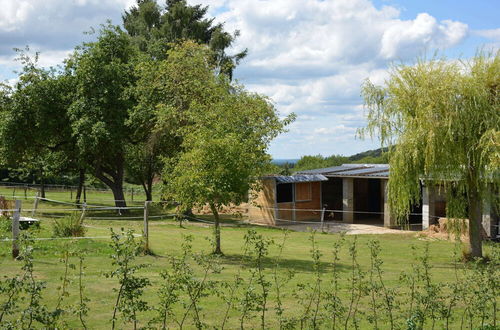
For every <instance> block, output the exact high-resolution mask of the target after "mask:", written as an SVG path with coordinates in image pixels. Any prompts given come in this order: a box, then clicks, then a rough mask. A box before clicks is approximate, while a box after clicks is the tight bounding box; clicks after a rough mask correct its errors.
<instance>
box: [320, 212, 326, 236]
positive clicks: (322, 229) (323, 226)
mask: <svg viewBox="0 0 500 330" xmlns="http://www.w3.org/2000/svg"><path fill="white" fill-rule="evenodd" d="M325 209H326V208H325V207H324V206H323V209H322V210H321V232H322V233H324V232H325Z"/></svg>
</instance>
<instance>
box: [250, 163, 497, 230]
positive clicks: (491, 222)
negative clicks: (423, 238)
mask: <svg viewBox="0 0 500 330" xmlns="http://www.w3.org/2000/svg"><path fill="white" fill-rule="evenodd" d="M389 173H390V169H389V165H388V164H343V165H340V166H334V167H329V168H321V169H314V170H307V171H301V172H299V173H297V174H296V175H292V176H279V175H277V176H267V177H264V178H262V184H263V189H262V190H261V191H260V192H259V193H258V194H257V196H256V197H255V198H254V199H253V204H254V206H257V207H251V208H250V211H249V218H250V221H252V222H256V223H263V224H268V225H276V224H279V223H280V222H290V221H298V222H300V221H320V220H321V218H322V217H323V219H324V220H325V221H342V222H345V223H362V224H373V225H380V226H384V227H389V228H397V227H398V225H397V223H396V219H395V217H394V216H393V215H392V214H391V211H390V208H389V203H388V196H387V183H388V181H389ZM483 209H484V211H483V226H484V227H485V231H486V233H487V234H488V235H489V236H490V237H496V236H497V235H498V211H496V210H492V208H491V207H489V206H488V205H485V207H484V208H483ZM440 217H446V196H445V195H444V194H443V193H442V192H440V191H439V189H436V188H433V187H427V186H425V185H424V184H422V198H421V200H420V203H418V204H417V205H413V206H412V209H411V212H410V215H409V218H408V223H409V225H410V228H411V229H414V230H420V229H426V228H428V227H429V225H431V224H435V223H437V220H438V219H439V218H440Z"/></svg>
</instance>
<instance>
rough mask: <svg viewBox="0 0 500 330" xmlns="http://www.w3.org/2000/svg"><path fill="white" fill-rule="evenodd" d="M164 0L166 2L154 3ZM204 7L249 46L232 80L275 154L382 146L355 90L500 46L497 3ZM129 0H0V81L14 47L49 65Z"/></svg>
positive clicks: (244, 2) (275, 1) (304, 1)
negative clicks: (270, 123) (405, 68)
mask: <svg viewBox="0 0 500 330" xmlns="http://www.w3.org/2000/svg"><path fill="white" fill-rule="evenodd" d="M160 1H161V2H162V1H163V0H160ZM188 2H189V3H190V4H198V3H201V4H203V5H208V6H209V14H210V15H211V16H213V17H215V20H216V21H217V22H222V23H224V25H225V28H226V30H227V31H236V30H238V31H240V36H239V38H238V39H237V41H236V43H235V45H234V48H233V49H232V50H230V51H233V52H237V51H240V50H242V49H245V48H247V49H248V54H249V55H248V56H247V57H246V58H245V59H244V60H243V61H242V62H241V64H240V65H239V66H238V68H237V69H236V71H235V78H236V79H237V80H238V81H239V82H240V83H242V84H244V85H245V86H246V88H247V89H248V90H250V91H253V92H258V93H261V94H264V95H267V96H268V97H269V98H270V99H271V100H272V102H273V103H274V105H275V107H276V109H277V110H278V111H279V112H280V114H281V115H282V116H286V115H288V114H290V113H292V112H293V113H295V114H296V116H297V119H296V121H295V122H294V123H293V124H291V125H290V126H289V128H288V132H287V133H284V134H282V135H280V136H279V137H278V138H277V139H276V140H275V141H274V142H273V143H272V145H271V146H270V150H269V152H270V153H271V155H272V156H273V157H274V158H276V159H280V158H287V159H290V158H300V157H301V156H303V155H316V154H322V155H324V156H329V155H332V154H343V155H352V154H355V153H358V152H361V151H365V150H368V149H375V148H378V147H380V145H379V143H378V141H377V140H376V139H375V140H370V139H365V140H361V139H359V138H357V134H356V132H357V129H358V128H360V127H363V126H364V125H365V124H366V121H365V117H364V108H363V100H362V98H361V96H360V88H361V85H362V83H363V82H364V81H365V80H366V79H370V80H371V81H372V82H374V83H376V84H383V83H384V80H385V79H386V78H387V77H388V68H389V66H390V65H392V64H394V63H396V64H397V63H407V64H411V63H412V61H414V60H415V59H416V58H417V57H422V56H429V54H434V53H435V52H436V51H437V52H439V54H442V55H445V56H447V57H449V58H450V59H456V58H461V59H467V58H469V57H471V56H473V55H474V54H475V53H476V51H477V50H478V49H485V50H497V49H499V48H500V20H499V19H498V13H500V1H499V0H474V1H472V0H419V1H415V0H188ZM134 3H135V0H43V1H41V0H0V8H2V11H1V12H0V81H4V80H5V81H7V82H9V83H13V82H14V81H15V79H16V74H15V73H14V71H15V70H18V69H19V63H18V62H16V61H15V56H16V55H15V52H14V51H13V48H24V47H25V46H27V45H29V46H30V49H31V50H32V51H38V52H40V64H41V65H42V66H54V65H58V64H60V63H62V60H63V59H64V58H65V57H66V56H67V55H68V54H69V53H70V52H71V51H72V49H73V48H74V47H75V46H77V45H78V44H80V43H81V42H83V41H89V40H91V39H92V37H91V36H89V35H88V34H84V33H83V32H85V31H89V30H90V28H91V27H98V26H99V24H101V23H104V22H106V20H107V19H111V21H112V22H113V23H115V24H120V23H121V14H122V13H123V11H124V10H125V9H127V8H129V7H130V6H131V5H133V4H134Z"/></svg>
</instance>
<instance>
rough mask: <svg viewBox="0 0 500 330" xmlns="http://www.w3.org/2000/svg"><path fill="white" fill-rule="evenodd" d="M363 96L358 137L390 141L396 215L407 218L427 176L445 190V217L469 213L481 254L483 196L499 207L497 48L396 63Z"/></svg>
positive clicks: (473, 246)
mask: <svg viewBox="0 0 500 330" xmlns="http://www.w3.org/2000/svg"><path fill="white" fill-rule="evenodd" d="M362 95H363V98H364V101H365V107H366V109H367V119H368V124H367V127H365V128H364V129H363V130H362V131H361V135H362V136H366V135H368V136H371V137H374V136H378V137H379V138H380V140H381V142H382V145H383V146H387V147H389V152H390V161H389V163H390V166H391V174H390V180H389V185H388V194H389V203H390V206H391V209H392V210H393V212H394V214H395V215H396V216H397V218H398V219H400V221H402V220H401V219H406V218H407V215H408V214H409V212H410V207H411V204H415V203H416V204H418V203H420V197H421V192H420V183H421V181H422V180H425V182H426V184H428V185H431V186H437V187H439V189H442V190H443V191H444V192H445V193H446V196H447V215H448V217H460V218H468V219H469V226H468V228H469V237H470V251H469V253H470V255H471V256H473V257H482V235H481V222H482V207H483V202H484V201H486V200H489V202H491V203H493V206H496V207H498V205H499V204H498V203H499V200H498V189H499V186H500V176H499V168H500V101H499V99H500V52H497V53H491V54H484V53H480V54H478V55H476V56H475V57H474V58H472V59H470V60H468V61H451V60H447V59H446V58H434V59H432V60H430V61H424V60H419V61H417V63H415V64H414V65H396V66H393V67H392V68H391V70H390V74H389V78H388V79H387V80H386V81H385V84H384V85H383V86H375V85H374V84H373V83H372V82H370V81H369V80H368V81H366V83H365V84H364V85H363V88H362ZM492 192H493V193H492Z"/></svg>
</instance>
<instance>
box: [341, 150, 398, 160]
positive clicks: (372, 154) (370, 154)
mask: <svg viewBox="0 0 500 330" xmlns="http://www.w3.org/2000/svg"><path fill="white" fill-rule="evenodd" d="M387 150H388V149H387V148H378V149H373V150H367V151H363V152H360V153H358V154H355V155H352V156H349V157H348V159H349V160H350V161H351V162H358V161H359V160H362V159H363V158H379V157H381V156H382V153H385V152H387ZM383 158H385V157H383ZM382 160H383V159H382Z"/></svg>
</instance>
